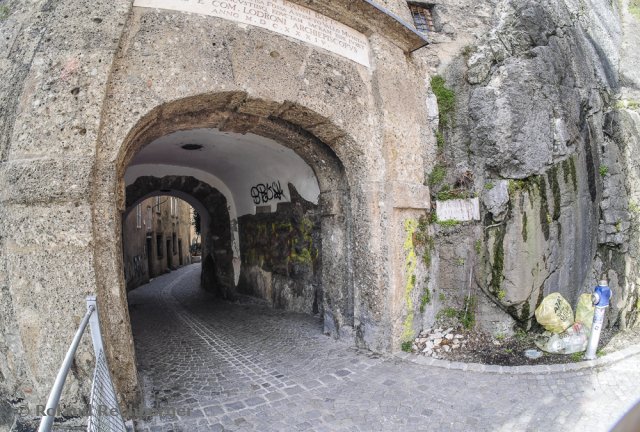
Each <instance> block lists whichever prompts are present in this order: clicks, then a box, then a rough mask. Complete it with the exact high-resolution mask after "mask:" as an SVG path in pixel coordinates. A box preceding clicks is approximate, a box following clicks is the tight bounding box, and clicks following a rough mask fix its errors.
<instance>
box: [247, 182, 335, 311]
mask: <svg viewBox="0 0 640 432" xmlns="http://www.w3.org/2000/svg"><path fill="white" fill-rule="evenodd" d="M289 193H290V194H291V197H290V199H291V202H290V203H282V204H278V207H277V210H276V211H275V212H274V213H271V212H266V213H261V212H259V213H257V214H255V215H245V216H242V217H240V218H239V220H238V223H239V231H240V250H241V251H242V269H241V273H240V282H239V284H238V291H239V292H240V293H242V294H248V295H251V296H254V297H258V298H262V299H265V300H267V301H268V302H269V303H270V304H271V305H273V306H274V307H276V308H281V309H286V310H290V311H295V312H303V313H309V314H316V313H321V312H322V307H323V305H322V301H323V300H322V299H323V295H322V283H321V276H320V269H321V265H322V263H321V259H322V254H321V233H320V230H321V227H320V213H319V209H318V206H316V205H313V204H312V203H309V202H308V201H305V200H304V198H302V197H300V196H299V195H298V193H297V192H296V190H295V188H294V187H293V185H289Z"/></svg>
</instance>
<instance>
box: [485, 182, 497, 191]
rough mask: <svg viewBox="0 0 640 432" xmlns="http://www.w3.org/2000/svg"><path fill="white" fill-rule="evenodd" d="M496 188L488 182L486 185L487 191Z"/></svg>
mask: <svg viewBox="0 0 640 432" xmlns="http://www.w3.org/2000/svg"><path fill="white" fill-rule="evenodd" d="M494 186H495V185H494V184H493V182H487V183H485V185H484V188H485V189H486V190H491V189H493V187H494Z"/></svg>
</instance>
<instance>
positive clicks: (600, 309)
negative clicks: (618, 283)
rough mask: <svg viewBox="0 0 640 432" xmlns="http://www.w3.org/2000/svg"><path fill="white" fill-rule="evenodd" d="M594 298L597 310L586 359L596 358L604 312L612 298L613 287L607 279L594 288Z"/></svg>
mask: <svg viewBox="0 0 640 432" xmlns="http://www.w3.org/2000/svg"><path fill="white" fill-rule="evenodd" d="M592 298H593V305H594V306H595V307H596V310H595V312H594V314H593V325H592V326H591V335H590V336H589V343H588V345H587V351H586V352H585V354H584V359H585V360H594V359H595V358H596V351H597V350H598V342H599V341H600V332H601V331H602V324H603V323H604V313H605V311H606V309H607V308H608V307H609V300H610V299H611V289H610V288H609V285H608V284H607V281H606V280H601V281H600V282H599V283H598V286H597V287H595V288H594V290H593V296H592Z"/></svg>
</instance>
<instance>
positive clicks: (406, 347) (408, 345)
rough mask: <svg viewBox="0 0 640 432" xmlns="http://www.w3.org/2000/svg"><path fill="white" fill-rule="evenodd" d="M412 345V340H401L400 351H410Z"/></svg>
mask: <svg viewBox="0 0 640 432" xmlns="http://www.w3.org/2000/svg"><path fill="white" fill-rule="evenodd" d="M412 345H413V342H412V341H406V342H402V344H401V345H400V348H401V349H402V351H404V352H408V353H410V352H411V346H412Z"/></svg>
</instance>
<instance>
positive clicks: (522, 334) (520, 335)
mask: <svg viewBox="0 0 640 432" xmlns="http://www.w3.org/2000/svg"><path fill="white" fill-rule="evenodd" d="M527 336H528V335H527V331H526V330H525V329H522V328H518V329H517V330H516V334H515V335H514V337H515V338H516V340H518V341H519V342H523V341H525V340H526V339H527Z"/></svg>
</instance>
